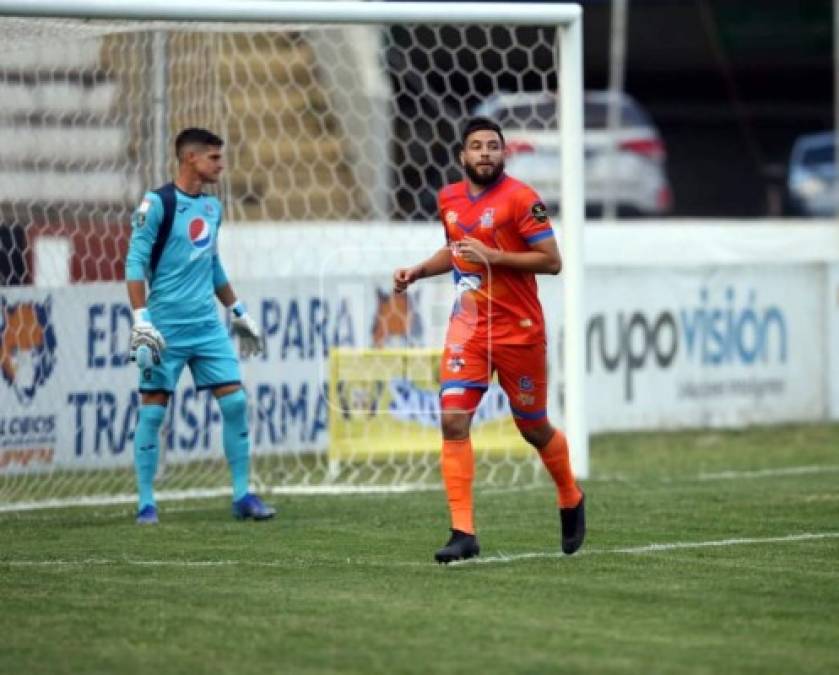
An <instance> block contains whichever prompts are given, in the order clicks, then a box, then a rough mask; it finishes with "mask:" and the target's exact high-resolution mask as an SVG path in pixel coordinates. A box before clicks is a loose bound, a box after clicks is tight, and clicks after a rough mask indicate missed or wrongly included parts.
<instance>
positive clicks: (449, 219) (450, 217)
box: [446, 211, 457, 225]
mask: <svg viewBox="0 0 839 675" xmlns="http://www.w3.org/2000/svg"><path fill="white" fill-rule="evenodd" d="M456 222H457V211H446V224H448V225H454V224H455V223H456Z"/></svg>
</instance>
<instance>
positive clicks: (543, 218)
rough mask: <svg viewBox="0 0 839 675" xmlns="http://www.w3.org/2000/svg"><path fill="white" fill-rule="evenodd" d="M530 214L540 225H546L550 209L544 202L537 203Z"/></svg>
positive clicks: (531, 208)
mask: <svg viewBox="0 0 839 675" xmlns="http://www.w3.org/2000/svg"><path fill="white" fill-rule="evenodd" d="M530 214H531V215H532V216H533V217H534V218H535V219H536V220H538V221H539V222H540V223H545V222H547V220H548V209H546V208H545V205H544V204H543V203H542V202H536V203H535V204H534V205H533V206H531V207H530Z"/></svg>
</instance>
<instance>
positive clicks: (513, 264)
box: [456, 237, 562, 274]
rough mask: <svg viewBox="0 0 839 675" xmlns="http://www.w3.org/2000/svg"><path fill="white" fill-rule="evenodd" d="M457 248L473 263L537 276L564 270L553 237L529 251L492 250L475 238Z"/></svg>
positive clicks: (460, 243) (538, 242) (463, 242)
mask: <svg viewBox="0 0 839 675" xmlns="http://www.w3.org/2000/svg"><path fill="white" fill-rule="evenodd" d="M456 246H457V247H458V252H459V253H460V255H462V256H463V258H464V259H466V260H468V261H469V262H473V263H483V264H485V265H499V266H503V267H510V268H512V269H516V270H521V271H523V272H534V273H536V274H559V273H560V271H561V270H562V256H561V255H560V253H559V247H558V246H557V245H556V239H554V238H553V237H549V238H547V239H542V240H541V241H537V242H534V243H533V244H530V250H529V251H502V250H501V249H497V248H490V247H489V246H487V245H486V244H484V243H483V242H481V241H479V240H478V239H475V238H473V237H466V238H465V239H463V241H460V242H458V243H457V244H456Z"/></svg>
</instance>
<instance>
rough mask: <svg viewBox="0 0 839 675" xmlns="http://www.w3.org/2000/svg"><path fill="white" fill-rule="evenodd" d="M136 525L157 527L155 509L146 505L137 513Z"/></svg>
mask: <svg viewBox="0 0 839 675" xmlns="http://www.w3.org/2000/svg"><path fill="white" fill-rule="evenodd" d="M136 523H137V524H138V525H157V523H158V520H157V507H155V506H152V505H151V504H147V505H146V506H144V507H143V508H142V509H140V510H139V511H138V512H137V520H136Z"/></svg>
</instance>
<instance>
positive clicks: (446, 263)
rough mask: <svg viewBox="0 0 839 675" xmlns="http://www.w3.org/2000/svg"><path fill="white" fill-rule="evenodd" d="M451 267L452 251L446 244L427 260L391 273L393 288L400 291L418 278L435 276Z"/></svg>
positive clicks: (448, 270) (449, 269)
mask: <svg viewBox="0 0 839 675" xmlns="http://www.w3.org/2000/svg"><path fill="white" fill-rule="evenodd" d="M451 269H452V252H451V251H450V250H449V247H448V246H444V247H443V248H441V249H440V250H438V251H437V252H436V253H435V254H434V255H432V256H431V257H430V258H428V259H427V260H425V261H423V262H421V263H420V264H419V265H414V266H413V267H400V268H398V269H397V270H396V271H394V273H393V290H394V291H396V292H397V293H402V292H403V291H404V290H405V289H406V288H408V286H410V285H411V284H412V283H414V282H415V281H417V280H418V279H425V278H426V277H436V276H438V275H440V274H445V273H446V272H450V271H451Z"/></svg>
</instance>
